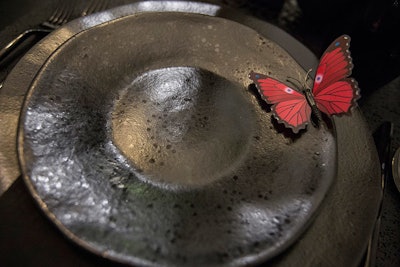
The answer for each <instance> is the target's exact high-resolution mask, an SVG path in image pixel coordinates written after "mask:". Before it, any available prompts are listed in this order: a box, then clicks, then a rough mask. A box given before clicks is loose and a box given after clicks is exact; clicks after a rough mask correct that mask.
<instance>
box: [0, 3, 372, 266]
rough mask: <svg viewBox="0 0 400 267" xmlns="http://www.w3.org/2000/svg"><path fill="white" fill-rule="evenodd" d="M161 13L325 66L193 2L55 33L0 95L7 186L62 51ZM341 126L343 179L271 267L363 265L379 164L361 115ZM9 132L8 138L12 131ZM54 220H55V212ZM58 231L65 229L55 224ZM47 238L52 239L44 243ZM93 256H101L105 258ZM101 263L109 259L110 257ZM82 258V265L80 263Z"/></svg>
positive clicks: (278, 36) (271, 30) (296, 45)
mask: <svg viewBox="0 0 400 267" xmlns="http://www.w3.org/2000/svg"><path fill="white" fill-rule="evenodd" d="M128 2H130V1H129V0H115V1H113V3H112V4H113V5H118V4H123V3H128ZM38 10H40V11H42V10H44V9H38ZM154 11H157V12H165V11H174V12H192V13H198V14H206V15H210V16H216V17H223V18H228V19H229V20H232V21H236V22H238V23H241V24H243V25H246V26H248V27H250V28H253V29H255V30H256V31H257V32H258V33H260V35H262V36H265V37H267V38H268V39H269V40H273V41H275V42H276V43H278V44H279V45H280V46H281V47H283V48H284V49H285V50H286V51H288V52H289V53H290V54H291V56H292V57H293V58H294V59H296V61H297V62H299V64H300V65H301V66H302V67H303V68H304V69H309V68H310V67H313V66H314V67H315V66H316V64H317V63H318V61H317V58H316V57H315V56H314V55H313V54H312V53H311V52H310V51H309V50H308V49H307V48H306V47H304V46H303V45H302V44H301V43H300V42H298V41H297V40H295V39H294V38H293V37H291V36H290V35H289V34H287V33H285V32H284V31H282V30H280V29H279V28H277V27H274V26H273V25H271V24H269V23H266V22H265V21H261V20H257V19H255V18H253V17H250V16H247V15H244V14H242V13H240V12H236V11H235V10H232V9H229V8H226V7H221V6H219V5H215V4H208V3H194V2H186V1H144V2H143V1H137V2H135V3H132V4H129V5H125V6H121V7H118V8H115V9H112V10H108V11H106V12H102V13H99V14H94V15H91V16H90V17H87V18H82V19H78V20H75V21H73V22H71V23H69V24H67V25H65V26H64V27H63V28H61V29H59V30H57V31H55V32H54V33H53V34H51V35H49V36H48V37H47V38H46V39H44V40H43V41H42V42H41V43H39V44H38V45H37V46H35V47H34V48H33V49H31V50H30V51H29V52H28V53H27V54H26V56H24V58H23V59H22V60H21V61H20V62H19V63H18V64H17V65H16V67H15V68H14V69H13V70H12V72H11V73H10V74H9V75H8V77H7V80H6V81H5V83H4V86H3V88H2V89H1V90H0V107H1V108H0V110H1V112H0V120H1V122H2V125H3V127H2V129H3V131H0V133H1V134H2V135H1V136H2V138H1V139H0V142H1V147H2V149H1V157H0V165H1V172H0V179H1V181H2V182H4V181H6V182H7V181H13V180H15V179H16V178H17V176H18V175H19V166H18V161H17V159H16V157H17V156H16V149H15V147H16V128H17V123H18V117H19V113H20V108H21V105H22V102H23V99H24V96H25V94H26V91H27V90H28V89H29V87H30V85H31V82H32V80H33V79H34V77H35V75H36V74H37V72H38V71H39V70H40V68H41V67H42V66H43V64H44V62H45V61H46V59H47V58H48V57H49V56H50V55H51V54H52V53H53V52H54V51H55V50H56V49H57V48H58V47H59V46H60V45H62V44H63V43H64V42H66V41H67V40H69V39H70V38H71V37H73V36H74V35H76V34H77V33H79V32H82V31H84V30H86V29H90V28H91V27H93V26H95V25H98V24H101V23H103V22H107V21H111V20H113V19H116V18H121V17H124V16H127V15H130V14H135V13H138V12H154ZM48 15H49V14H47V15H46V14H45V13H43V14H42V19H46V17H47V16H48ZM39 20H40V19H39ZM356 67H357V66H356ZM334 122H335V130H336V138H337V146H338V151H337V154H338V174H337V179H335V182H334V183H333V185H332V188H331V190H329V192H328V195H327V196H326V199H325V201H324V202H323V204H322V206H321V208H320V212H319V213H318V216H317V217H316V218H315V220H314V222H313V224H312V227H309V228H308V230H307V231H306V232H305V233H304V234H303V235H302V236H301V238H300V239H299V240H298V241H297V242H296V243H295V244H293V245H292V246H291V247H290V248H289V249H288V250H286V251H285V253H282V254H281V255H280V256H278V257H274V258H273V259H272V260H270V261H269V262H268V265H269V266H358V265H359V262H360V259H361V257H362V255H363V253H364V251H365V247H366V244H367V241H368V239H369V234H370V233H371V231H372V228H373V225H374V220H375V218H376V214H377V210H378V206H379V199H380V179H379V177H380V168H379V160H378V158H377V154H376V150H375V147H374V143H373V140H372V137H371V135H370V132H369V128H368V125H367V124H366V123H365V120H364V117H363V115H362V114H361V112H360V110H358V109H357V110H354V111H353V113H352V115H351V116H343V117H340V118H336V117H335V118H334ZM6 129H7V131H4V130H6ZM25 178H26V177H25ZM26 182H27V185H28V188H29V189H30V191H31V193H32V195H33V197H34V198H35V199H36V200H37V202H38V203H39V204H40V205H41V207H42V208H43V210H44V211H45V212H46V207H45V205H44V203H43V202H42V201H41V199H40V198H39V196H38V195H37V194H36V193H35V191H34V189H33V188H32V184H31V183H30V182H29V181H28V180H26ZM47 215H48V216H49V217H52V214H51V213H49V212H47ZM55 223H56V224H57V223H58V222H57V221H55ZM63 233H64V234H66V235H67V237H68V238H70V239H72V240H73V241H74V242H76V243H78V244H80V245H81V246H83V247H85V248H87V249H89V250H91V251H93V249H92V247H91V246H89V245H88V244H86V243H83V242H81V240H80V239H78V238H76V236H74V235H73V234H72V233H69V232H67V231H66V230H65V229H64V231H63ZM43 238H48V237H46V236H44V237H43ZM27 245H29V244H27ZM93 252H95V253H97V254H98V253H99V252H98V251H93ZM100 255H101V256H105V257H107V255H102V254H100ZM76 257H78V258H79V256H78V255H77V256H76ZM108 257H109V256H108ZM75 260H76V259H75ZM71 261H74V259H71Z"/></svg>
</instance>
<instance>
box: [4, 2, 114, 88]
mask: <svg viewBox="0 0 400 267" xmlns="http://www.w3.org/2000/svg"><path fill="white" fill-rule="evenodd" d="M76 4H77V1H76V0H74V1H64V2H63V3H62V4H61V5H60V6H59V7H58V8H57V9H56V10H55V11H54V12H53V14H52V15H51V16H50V17H49V18H48V19H47V20H46V21H44V22H42V23H41V24H39V25H38V26H37V27H35V28H32V29H28V30H26V31H24V32H22V33H21V34H19V35H18V36H17V37H15V38H14V40H12V41H11V42H10V43H8V44H7V45H6V46H5V47H4V48H3V49H1V50H0V65H2V64H3V62H4V60H5V59H6V58H7V59H10V58H9V57H8V56H9V55H10V54H11V53H12V52H13V51H15V49H16V48H17V47H18V46H19V45H20V44H21V43H22V42H24V41H25V40H26V39H27V38H28V37H30V36H32V35H39V36H38V37H40V39H41V38H43V37H44V36H46V35H47V34H48V33H50V32H52V31H53V30H55V29H57V28H59V27H61V26H62V25H64V24H65V23H67V22H68V21H70V20H71V19H72V18H73V17H74V11H75V7H76ZM107 5H108V0H90V1H88V3H87V5H86V6H85V8H84V9H83V11H82V12H81V13H80V14H79V15H78V16H75V18H76V17H82V16H86V15H89V14H91V13H95V12H98V11H100V10H103V9H105V8H106V7H107ZM37 41H38V40H37ZM11 56H12V55H10V57H11ZM0 88H1V85H0Z"/></svg>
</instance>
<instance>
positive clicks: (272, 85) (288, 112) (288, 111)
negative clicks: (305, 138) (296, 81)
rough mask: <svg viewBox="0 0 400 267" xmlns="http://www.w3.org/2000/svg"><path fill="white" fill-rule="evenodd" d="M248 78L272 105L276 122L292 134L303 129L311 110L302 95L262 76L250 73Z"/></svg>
mask: <svg viewBox="0 0 400 267" xmlns="http://www.w3.org/2000/svg"><path fill="white" fill-rule="evenodd" d="M249 78H250V79H251V80H252V81H253V82H254V84H255V85H256V87H257V89H258V91H259V93H260V95H261V96H262V98H263V99H264V100H265V101H266V102H267V103H268V104H272V107H271V111H272V114H273V115H274V117H275V118H276V119H277V120H278V122H280V123H283V124H284V125H285V126H286V127H288V128H291V129H292V131H293V132H294V133H298V132H299V131H300V130H301V129H304V128H305V127H306V125H307V124H308V122H309V121H310V117H311V108H310V106H309V105H308V103H307V100H306V98H305V96H304V95H303V94H302V93H299V92H298V91H296V90H294V89H292V88H290V87H289V86H287V85H285V84H284V83H282V82H280V81H278V80H275V79H273V78H271V77H268V76H266V75H264V74H260V73H255V72H253V71H252V72H250V74H249Z"/></svg>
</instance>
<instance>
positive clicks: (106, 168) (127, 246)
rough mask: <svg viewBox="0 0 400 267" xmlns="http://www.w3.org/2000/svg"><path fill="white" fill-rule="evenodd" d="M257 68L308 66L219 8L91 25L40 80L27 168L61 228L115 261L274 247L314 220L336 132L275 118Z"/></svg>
mask: <svg viewBox="0 0 400 267" xmlns="http://www.w3.org/2000/svg"><path fill="white" fill-rule="evenodd" d="M193 33H196V34H193ZM250 70H254V71H257V72H262V73H271V74H272V75H274V76H275V77H276V78H279V79H282V80H284V79H285V78H286V77H287V76H290V77H295V78H298V79H300V77H304V76H305V75H306V74H305V72H304V70H303V69H302V68H301V67H300V66H299V65H298V64H297V63H296V62H295V61H294V60H293V59H292V58H291V57H290V56H289V55H288V54H287V53H286V52H285V51H284V50H283V49H282V48H280V47H278V46H277V45H276V44H275V43H273V42H271V41H269V40H267V39H265V38H263V37H262V36H261V35H259V34H258V33H257V32H255V31H253V30H252V29H250V28H248V27H245V26H243V25H241V24H238V23H236V22H232V21H229V20H225V19H222V18H215V17H210V16H203V15H197V14H184V13H167V12H164V13H145V14H137V15H133V16H127V17H124V18H123V19H118V20H113V21H110V22H108V23H106V24H103V25H100V26H97V27H93V28H90V29H88V30H86V31H84V32H82V33H80V34H78V35H76V36H75V37H74V38H72V39H71V40H69V41H68V42H67V43H65V44H64V45H62V46H60V47H59V49H58V50H57V51H56V52H55V53H54V54H53V55H52V56H51V57H50V59H49V60H48V61H47V63H46V64H45V65H44V66H43V68H42V70H41V72H40V73H39V75H38V76H37V77H36V79H35V81H34V83H33V85H32V87H31V90H30V92H29V94H28V97H27V100H26V103H25V106H24V111H23V116H22V119H21V130H20V136H19V140H20V147H19V149H20V155H21V156H20V161H21V163H22V169H23V173H24V175H25V176H26V178H27V181H28V183H30V184H31V186H32V187H31V188H32V190H33V191H34V194H35V195H37V198H38V199H39V201H40V203H41V204H42V207H43V208H44V209H45V211H46V213H47V214H50V218H52V219H53V220H54V221H55V222H56V224H57V225H58V226H59V227H60V228H61V230H62V231H64V232H65V233H67V234H68V235H72V236H74V238H75V239H79V240H80V242H81V243H83V244H85V246H87V247H90V248H91V249H92V250H93V251H96V252H97V253H99V254H102V255H106V256H108V257H111V258H113V259H116V260H118V261H122V262H127V263H131V264H140V265H154V266H155V265H162V266H176V265H186V266H187V265H189V266H198V265H204V266H213V265H232V266H234V265H247V264H250V263H251V264H254V263H256V262H262V261H265V260H268V259H270V258H271V257H273V256H275V255H276V254H277V253H279V252H281V251H282V250H283V249H284V248H287V247H288V245H290V244H291V243H293V242H294V241H295V240H296V239H297V238H298V236H299V235H300V233H301V232H303V231H304V230H305V228H306V226H308V225H309V222H310V219H311V218H312V217H313V215H314V214H315V212H316V210H317V208H318V207H319V205H320V204H321V202H322V200H323V198H324V196H325V194H326V192H327V190H328V188H329V185H330V184H331V182H332V180H333V179H334V177H335V174H336V167H337V165H336V144H335V140H334V138H333V136H332V134H331V133H330V132H327V131H324V130H318V129H316V128H313V127H309V128H308V130H307V131H306V132H305V133H303V134H301V135H300V136H296V137H292V138H290V137H287V136H285V134H284V133H282V132H278V131H277V129H276V128H275V127H273V124H272V123H271V117H270V113H268V112H267V111H266V110H265V109H263V108H262V105H261V104H260V102H259V100H258V97H257V95H255V94H254V93H253V92H252V91H251V90H249V88H248V85H249V83H250V82H249V80H248V78H247V75H248V73H249V71H250ZM216 237H217V238H216Z"/></svg>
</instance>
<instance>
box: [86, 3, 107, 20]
mask: <svg viewBox="0 0 400 267" xmlns="http://www.w3.org/2000/svg"><path fill="white" fill-rule="evenodd" d="M107 5H108V1H107V0H91V1H90V2H89V3H88V5H87V7H86V9H85V11H83V12H82V16H86V15H89V14H92V13H95V12H97V11H100V10H103V9H104V8H106V6H107Z"/></svg>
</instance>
